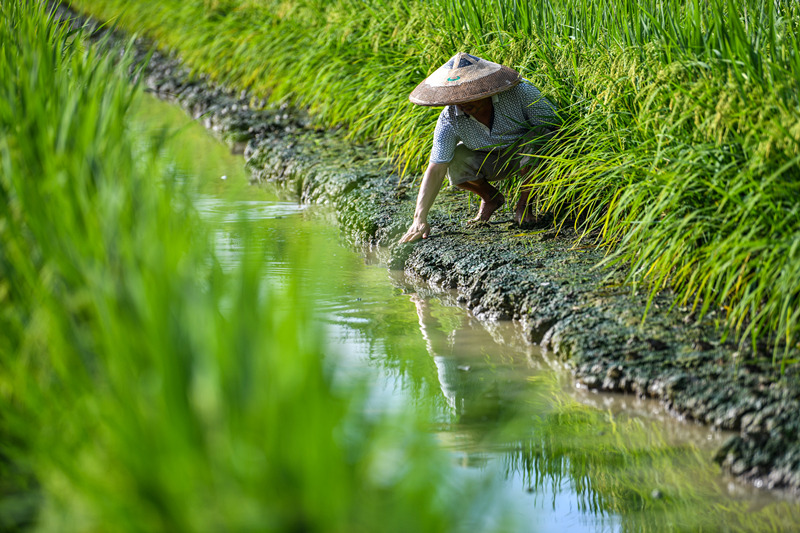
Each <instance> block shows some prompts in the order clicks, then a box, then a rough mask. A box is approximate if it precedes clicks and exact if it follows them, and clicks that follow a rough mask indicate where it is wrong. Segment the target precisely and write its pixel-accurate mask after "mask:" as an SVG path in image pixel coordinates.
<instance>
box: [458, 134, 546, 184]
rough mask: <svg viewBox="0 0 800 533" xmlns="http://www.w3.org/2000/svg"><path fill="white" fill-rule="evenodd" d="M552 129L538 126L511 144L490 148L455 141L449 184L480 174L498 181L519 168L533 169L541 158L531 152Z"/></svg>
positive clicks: (470, 178) (474, 177)
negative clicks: (471, 146) (467, 145)
mask: <svg viewBox="0 0 800 533" xmlns="http://www.w3.org/2000/svg"><path fill="white" fill-rule="evenodd" d="M554 133H555V132H554V130H552V129H550V128H547V127H544V126H540V127H538V128H534V129H533V130H532V131H531V132H530V133H529V134H527V135H525V136H524V137H522V138H521V139H520V140H519V141H518V142H516V143H514V144H512V145H510V146H506V147H502V148H495V149H493V150H489V151H483V150H471V149H469V148H467V147H466V146H464V145H463V144H458V145H457V146H456V150H455V154H454V155H453V159H452V160H451V161H450V163H449V165H448V167H447V177H448V178H449V179H450V185H452V186H453V187H458V186H459V185H461V184H462V183H464V182H467V181H475V180H478V179H481V178H483V179H485V180H487V181H499V180H504V179H508V178H510V177H512V176H514V175H516V174H518V173H519V171H520V169H522V168H525V167H528V168H531V170H532V169H533V168H536V167H537V166H539V163H540V162H541V159H539V158H537V157H536V156H532V155H530V154H531V153H532V152H535V151H536V149H537V148H538V147H540V146H541V145H542V144H543V143H544V142H545V141H546V140H547V139H549V138H550V137H551V136H552V135H553V134H554ZM523 154H525V155H523Z"/></svg>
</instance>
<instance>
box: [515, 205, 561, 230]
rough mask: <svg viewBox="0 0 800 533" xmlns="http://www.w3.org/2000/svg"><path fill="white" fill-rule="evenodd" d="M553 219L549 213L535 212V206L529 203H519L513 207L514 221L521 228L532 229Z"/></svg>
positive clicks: (545, 224)
mask: <svg viewBox="0 0 800 533" xmlns="http://www.w3.org/2000/svg"><path fill="white" fill-rule="evenodd" d="M552 221H553V215H552V214H550V213H547V212H545V213H537V212H536V208H535V207H534V206H532V205H531V204H527V205H524V204H523V205H519V204H517V207H516V209H514V222H516V223H517V225H518V226H519V227H520V228H522V229H533V228H537V227H539V228H541V227H546V226H547V225H548V224H550V223H551V222H552Z"/></svg>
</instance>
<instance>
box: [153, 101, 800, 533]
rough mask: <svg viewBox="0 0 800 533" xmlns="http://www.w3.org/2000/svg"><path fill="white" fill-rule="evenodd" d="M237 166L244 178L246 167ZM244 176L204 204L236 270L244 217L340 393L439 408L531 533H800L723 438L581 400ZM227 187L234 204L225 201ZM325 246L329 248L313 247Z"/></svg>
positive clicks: (504, 333)
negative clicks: (303, 296) (734, 467)
mask: <svg viewBox="0 0 800 533" xmlns="http://www.w3.org/2000/svg"><path fill="white" fill-rule="evenodd" d="M148 105H163V104H159V103H155V102H151V103H150V104H148ZM203 134H204V133H203ZM193 135H195V136H202V135H201V134H198V133H193ZM196 142H203V143H209V142H211V141H210V140H209V139H208V138H206V139H204V140H202V141H199V140H196V139H195V140H193V141H192V143H196ZM212 144H213V142H212ZM194 146H195V148H194V152H204V153H205V152H207V151H208V150H207V149H205V148H198V147H197V145H194ZM204 146H205V145H204ZM226 164H227V165H231V168H233V167H235V168H241V161H240V160H238V159H232V160H231V161H229V162H227V163H226ZM208 166H209V165H206V167H208ZM223 172H225V173H223ZM232 172H233V170H227V171H222V170H219V169H217V170H212V171H210V172H209V178H208V183H207V184H206V185H201V186H200V187H199V191H200V194H199V196H198V200H197V208H198V210H199V211H201V213H203V214H204V215H205V216H206V217H207V218H211V219H212V220H214V221H215V223H216V224H217V227H218V230H217V234H216V248H217V250H218V251H219V252H220V254H221V257H222V258H223V267H226V266H227V267H230V268H233V267H234V266H235V265H236V263H237V261H238V260H239V256H238V255H237V254H239V253H240V252H241V249H240V246H239V242H240V236H239V232H238V230H237V227H238V225H239V224H241V223H242V222H243V221H245V220H246V221H247V222H248V227H249V228H250V230H251V231H255V232H256V234H257V235H258V236H259V238H261V239H263V240H265V241H267V242H270V243H271V245H272V246H270V247H269V251H267V252H266V255H265V257H264V258H263V265H264V267H263V268H264V276H269V277H271V278H273V280H274V281H275V282H277V283H278V284H280V283H281V279H282V277H285V276H289V275H299V276H304V279H303V283H304V284H305V285H307V286H308V287H311V288H312V291H313V293H314V294H315V301H314V307H315V309H316V311H317V314H318V317H319V320H321V321H322V322H323V323H324V325H325V330H326V335H327V339H328V353H327V355H326V357H328V359H329V361H330V364H331V368H332V371H333V372H334V373H335V375H336V384H337V386H338V387H347V386H348V383H349V382H351V381H360V380H359V379H355V378H357V377H358V378H361V377H367V378H368V380H369V382H370V383H371V384H372V390H371V392H370V395H371V399H372V401H371V402H370V403H369V405H370V406H371V409H374V410H376V411H386V410H392V409H393V408H394V407H396V406H400V405H409V404H410V405H415V406H417V407H419V409H424V410H427V411H429V412H430V413H431V417H430V431H431V432H432V433H433V434H435V435H436V436H437V437H438V439H439V441H440V442H441V444H442V446H443V447H445V448H446V449H448V450H450V451H451V456H452V458H453V462H454V463H456V464H459V465H462V466H463V467H464V472H465V473H466V475H470V476H488V477H494V478H496V479H499V480H501V481H502V484H501V487H502V488H501V489H499V490H502V491H504V494H503V498H504V499H505V500H507V501H511V502H513V504H514V508H515V509H516V511H515V512H516V513H517V514H518V518H519V519H520V523H521V524H522V527H521V529H522V530H526V531H527V530H535V531H671V530H689V531H787V530H792V529H794V525H795V524H798V523H800V506H798V503H797V501H796V500H794V499H793V498H790V497H788V496H783V495H781V494H779V493H768V492H762V491H757V490H755V489H752V488H750V487H747V486H743V485H740V484H738V483H735V482H733V481H731V480H729V479H726V478H724V477H723V476H722V474H721V473H720V471H719V469H718V468H717V466H716V465H715V464H713V462H712V461H711V459H710V457H711V455H712V453H713V448H714V446H715V445H719V444H720V442H721V440H722V439H723V438H724V435H719V434H715V433H712V432H710V431H708V430H707V429H705V428H702V427H699V426H696V425H693V424H691V423H687V422H681V421H678V420H675V419H673V418H671V417H669V416H667V415H666V414H665V413H664V412H663V410H662V409H661V408H660V407H658V406H656V405H654V404H652V403H648V402H646V401H641V400H636V399H634V398H631V397H624V396H604V395H598V394H593V393H589V392H588V391H583V390H575V389H574V388H572V386H571V381H570V378H569V375H568V373H567V372H566V371H565V370H564V369H563V368H562V369H559V368H553V365H552V364H551V363H550V362H548V361H546V360H545V359H543V358H542V356H541V353H540V352H539V350H538V348H537V347H535V346H531V345H528V344H526V343H525V342H524V341H523V340H522V339H523V336H522V335H521V334H520V331H519V329H518V326H516V325H515V324H512V323H495V324H487V323H482V322H480V321H478V320H477V319H475V318H474V317H472V316H471V315H470V314H469V313H468V312H467V311H466V310H464V309H462V308H459V307H458V306H457V305H455V298H454V297H453V296H452V295H450V294H447V293H441V292H439V291H435V290H430V289H426V288H421V287H418V286H414V285H413V284H410V283H408V282H407V281H406V280H405V279H404V278H403V276H402V273H398V272H389V273H388V274H387V270H386V268H384V267H382V266H380V264H379V261H377V262H376V260H375V259H374V258H370V257H368V258H367V260H366V261H365V259H364V255H363V254H362V253H360V252H355V251H353V250H351V249H349V248H348V247H346V246H344V245H342V244H341V243H340V237H339V235H338V232H337V230H336V229H335V228H334V225H333V224H331V218H332V215H331V213H329V212H326V211H325V210H322V209H318V208H309V209H303V208H302V207H301V206H298V205H296V204H294V203H292V202H281V201H278V200H277V199H276V198H274V197H273V198H269V197H268V194H267V193H265V192H264V190H263V189H247V190H245V189H244V188H241V187H240V186H239V185H236V184H235V183H234V180H233V179H232V178H230V174H231V173H232ZM223 175H224V176H226V179H222V178H221V176H223ZM238 181H240V182H245V181H246V177H242V176H240V177H239V178H238ZM226 187H230V188H233V189H235V192H234V193H232V196H231V195H229V194H221V191H222V190H223V189H225V188H226ZM251 191H252V196H250V197H249V198H248V194H250V192H251ZM253 228H255V229H253ZM320 236H322V238H319V237H320ZM312 237H313V238H312ZM321 242H322V243H325V245H324V246H325V249H324V250H319V249H316V250H313V253H312V250H305V251H304V250H303V248H304V246H317V247H318V246H320V243H321ZM312 243H313V244H312ZM287 248H292V249H293V250H294V252H297V251H298V250H300V254H299V256H300V257H313V258H315V259H316V260H317V261H322V262H324V270H325V271H327V272H329V273H330V276H329V277H325V278H322V277H320V276H319V275H317V274H314V273H313V272H318V270H316V269H315V270H314V271H311V270H309V271H306V272H304V271H302V270H301V271H299V272H298V271H297V269H295V268H288V266H287V265H286V263H285V261H286V259H285V257H283V255H282V250H285V249H287ZM290 255H291V256H295V257H297V256H298V254H297V253H293V254H290ZM376 263H377V264H376ZM496 490H497V489H496Z"/></svg>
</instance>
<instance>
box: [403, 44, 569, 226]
mask: <svg viewBox="0 0 800 533" xmlns="http://www.w3.org/2000/svg"><path fill="white" fill-rule="evenodd" d="M409 99H410V100H411V101H412V102H413V103H415V104H419V105H424V106H445V107H444V109H443V110H442V112H441V114H440V115H439V120H438V121H437V123H436V129H435V131H434V135H433V149H432V150H431V156H430V163H429V164H428V168H427V170H426V171H425V174H424V176H423V178H422V184H421V186H420V190H419V195H418V197H417V208H416V211H415V213H414V220H413V222H412V224H411V226H410V227H409V228H408V231H407V232H406V234H405V235H403V237H402V238H401V239H400V242H411V241H415V240H417V239H419V238H420V237H422V238H426V237H427V236H428V235H429V234H430V226H429V225H428V221H427V218H428V211H429V210H430V208H431V206H432V205H433V202H434V200H435V199H436V195H437V194H438V193H439V189H440V188H441V186H442V182H443V181H444V177H445V175H447V176H448V177H449V178H450V184H451V185H453V186H455V187H458V188H460V189H464V190H466V191H469V192H472V193H475V194H477V195H478V196H479V197H480V198H481V205H480V208H479V209H478V215H477V216H476V217H475V220H476V221H488V220H489V219H490V218H491V216H492V214H493V213H494V212H495V211H496V210H497V209H499V208H500V207H501V206H502V205H503V204H504V203H505V198H504V197H503V194H502V193H501V192H500V191H498V190H497V189H496V188H495V187H494V186H493V185H492V184H491V183H489V182H490V181H496V180H502V179H506V178H509V177H511V176H513V175H515V174H517V175H521V176H525V183H528V182H529V181H530V179H531V178H532V177H533V170H534V169H535V167H536V166H537V163H538V161H537V160H535V159H534V158H531V157H529V156H522V155H521V154H520V152H524V151H525V149H524V146H525V145H526V144H528V141H535V140H543V139H546V138H547V137H548V136H550V135H552V133H553V131H554V130H555V127H556V124H557V123H558V118H557V116H556V112H555V107H554V106H553V104H551V103H550V102H549V101H548V100H547V99H546V98H544V97H543V96H542V95H541V93H540V92H539V90H538V89H537V88H536V87H534V86H533V85H531V84H529V83H527V82H526V81H525V80H523V79H522V77H521V76H520V74H519V73H518V72H517V71H515V70H513V69H511V68H509V67H506V66H503V65H499V64H497V63H493V62H491V61H486V60H485V59H481V58H479V57H476V56H473V55H470V54H465V53H458V54H456V55H455V56H453V57H452V58H451V59H450V60H449V61H448V62H447V63H445V64H444V65H442V66H441V67H440V68H439V69H438V70H436V71H435V72H434V73H433V74H431V75H430V76H429V77H428V78H426V79H425V80H424V81H423V82H422V83H420V84H419V85H418V86H417V88H416V89H414V91H412V93H411V95H410V96H409ZM528 196H529V190H528V189H527V188H523V189H522V193H521V195H520V199H519V201H518V202H517V205H516V207H515V213H514V220H515V222H517V223H518V224H520V225H523V226H525V225H527V224H529V223H531V222H533V221H534V220H535V214H534V213H533V212H532V210H531V209H529V208H528Z"/></svg>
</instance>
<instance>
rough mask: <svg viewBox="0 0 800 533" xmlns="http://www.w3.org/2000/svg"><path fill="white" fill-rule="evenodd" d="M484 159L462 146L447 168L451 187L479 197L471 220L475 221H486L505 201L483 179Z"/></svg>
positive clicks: (479, 153)
mask: <svg viewBox="0 0 800 533" xmlns="http://www.w3.org/2000/svg"><path fill="white" fill-rule="evenodd" d="M486 157H487V154H486V153H485V152H476V151H473V150H470V149H469V148H467V147H466V146H464V145H458V146H457V147H456V151H455V155H454V156H453V160H452V161H450V165H449V166H448V168H447V175H448V177H449V178H450V184H451V185H453V186H454V187H458V188H459V189H462V190H465V191H469V192H471V193H474V194H477V195H478V196H479V197H480V199H481V205H480V207H479V208H478V214H477V215H476V216H475V218H474V219H473V220H475V221H488V220H489V219H491V218H492V215H493V214H494V212H495V211H497V210H498V209H499V208H500V207H501V206H502V205H503V204H504V203H505V201H506V199H505V197H504V196H503V194H502V193H501V192H500V191H498V190H497V189H496V188H495V187H494V186H493V185H491V184H490V183H489V182H488V181H486V179H485V178H484V177H483V172H482V170H483V166H484V162H485V159H486Z"/></svg>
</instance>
